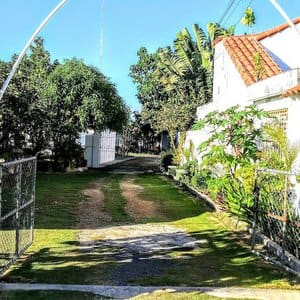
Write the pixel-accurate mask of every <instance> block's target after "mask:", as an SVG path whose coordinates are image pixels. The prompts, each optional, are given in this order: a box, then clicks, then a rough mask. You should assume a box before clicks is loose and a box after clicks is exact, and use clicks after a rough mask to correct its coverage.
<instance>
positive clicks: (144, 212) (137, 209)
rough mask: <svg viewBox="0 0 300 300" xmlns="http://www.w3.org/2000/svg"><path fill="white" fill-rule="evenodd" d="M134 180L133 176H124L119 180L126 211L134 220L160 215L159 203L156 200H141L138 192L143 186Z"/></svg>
mask: <svg viewBox="0 0 300 300" xmlns="http://www.w3.org/2000/svg"><path fill="white" fill-rule="evenodd" d="M134 182H135V177H134V176H125V177H124V178H123V180H122V181H121V182H120V187H121V191H122V196H123V197H124V198H125V200H126V202H127V204H126V206H125V211H126V213H127V214H128V215H129V216H130V217H131V218H132V219H133V220H134V221H141V220H144V219H146V218H154V217H158V216H159V215H160V211H159V208H160V207H159V204H158V203H157V202H152V201H146V200H143V199H142V198H141V197H140V194H141V192H142V191H143V189H144V188H143V187H142V186H140V185H137V184H135V183H134Z"/></svg>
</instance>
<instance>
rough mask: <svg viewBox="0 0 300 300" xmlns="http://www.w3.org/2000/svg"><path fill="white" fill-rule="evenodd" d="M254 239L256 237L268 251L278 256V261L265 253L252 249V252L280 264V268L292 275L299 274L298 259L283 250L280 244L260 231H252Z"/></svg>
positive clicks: (299, 263)
mask: <svg viewBox="0 0 300 300" xmlns="http://www.w3.org/2000/svg"><path fill="white" fill-rule="evenodd" d="M250 233H251V232H250ZM254 239H256V241H257V242H259V243H261V244H263V245H264V247H265V248H267V249H268V251H270V252H271V254H273V255H274V256H275V257H278V258H279V259H280V261H279V260H276V259H274V258H272V257H269V256H267V255H264V254H262V253H261V252H259V251H256V250H253V251H252V252H253V253H255V254H256V255H259V256H262V257H263V258H264V259H265V260H268V261H271V262H272V263H274V264H276V265H277V266H280V267H281V268H283V269H285V270H286V271H288V272H290V273H293V274H294V275H297V276H300V260H299V259H297V258H296V257H295V256H293V255H292V254H290V253H289V252H288V251H285V250H284V249H283V248H282V247H281V246H280V245H278V244H277V243H276V242H274V241H272V240H271V239H269V238H268V237H267V236H265V235H264V234H262V233H260V232H254Z"/></svg>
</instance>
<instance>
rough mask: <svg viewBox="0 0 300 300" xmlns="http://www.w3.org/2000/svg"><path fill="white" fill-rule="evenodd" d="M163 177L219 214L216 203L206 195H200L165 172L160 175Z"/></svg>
mask: <svg viewBox="0 0 300 300" xmlns="http://www.w3.org/2000/svg"><path fill="white" fill-rule="evenodd" d="M162 174H163V175H165V176H166V177H168V178H170V179H171V180H172V181H174V183H176V184H177V185H179V186H181V187H182V188H183V189H184V190H186V191H187V192H188V193H190V194H192V195H193V196H195V197H196V198H197V199H198V200H200V201H203V202H205V204H206V205H207V206H208V207H209V208H210V209H211V210H212V211H215V212H220V209H219V207H218V206H217V205H216V203H215V202H214V201H213V200H211V199H210V198H209V197H208V196H207V195H205V194H203V193H200V192H199V191H197V190H196V189H194V188H193V187H191V186H189V185H187V184H185V183H184V182H182V181H180V180H177V179H176V178H175V177H174V176H173V175H170V174H168V173H167V172H164V173H162Z"/></svg>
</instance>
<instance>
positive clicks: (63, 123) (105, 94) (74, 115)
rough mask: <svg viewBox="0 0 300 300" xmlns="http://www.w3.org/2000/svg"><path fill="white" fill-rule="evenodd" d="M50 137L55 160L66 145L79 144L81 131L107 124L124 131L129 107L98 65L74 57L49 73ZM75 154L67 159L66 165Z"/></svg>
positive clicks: (98, 129) (55, 161)
mask: <svg viewBox="0 0 300 300" xmlns="http://www.w3.org/2000/svg"><path fill="white" fill-rule="evenodd" d="M50 82H51V85H50V89H49V94H48V97H49V99H51V100H50V119H51V125H52V130H51V140H52V142H53V148H52V150H53V153H54V164H55V165H56V164H57V163H58V160H59V159H60V158H62V157H63V156H64V155H63V153H64V152H66V147H67V145H68V144H69V145H74V144H76V139H77V138H78V137H79V133H80V132H84V131H86V130H87V129H94V130H95V131H98V132H100V131H102V130H104V129H106V128H109V129H112V130H115V131H121V129H122V128H123V127H124V125H125V124H126V123H127V119H128V111H127V108H126V106H125V105H124V103H123V101H122V99H121V98H120V97H119V96H118V94H117V91H116V89H115V87H114V85H113V84H112V83H110V82H109V81H108V79H107V78H105V76H103V75H102V74H101V73H100V72H99V71H98V70H97V69H95V68H94V67H91V66H87V65H85V64H84V63H83V62H82V61H80V60H76V59H72V60H67V61H65V62H64V63H63V64H60V65H58V66H57V67H56V68H55V69H54V71H53V72H52V73H51V75H50ZM71 160H72V156H71V153H70V156H69V157H68V160H67V161H65V167H66V166H67V165H68V163H69V162H70V161H71Z"/></svg>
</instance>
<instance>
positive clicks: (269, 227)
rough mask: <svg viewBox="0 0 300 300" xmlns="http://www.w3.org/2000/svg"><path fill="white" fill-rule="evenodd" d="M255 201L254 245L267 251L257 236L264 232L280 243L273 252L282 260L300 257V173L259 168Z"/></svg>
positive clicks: (255, 247)
mask: <svg viewBox="0 0 300 300" xmlns="http://www.w3.org/2000/svg"><path fill="white" fill-rule="evenodd" d="M254 202H255V203H254V223H253V237H254V238H253V248H254V249H257V250H262V251H266V249H265V248H264V249H263V248H260V246H261V244H260V243H259V241H258V240H259V239H257V238H255V237H256V236H257V234H261V235H263V236H265V237H267V239H269V240H271V241H272V242H275V243H276V244H277V245H279V246H280V249H282V250H281V251H278V249H277V250H276V251H273V252H277V255H278V254H279V258H280V256H281V259H282V260H284V259H285V258H286V255H285V254H286V253H288V255H290V254H292V255H293V256H294V257H295V258H297V259H300V174H297V173H292V172H285V171H279V170H270V169H258V170H257V173H256V188H255V201H254ZM273 250H274V249H273ZM278 252H279V253H278ZM273 254H274V253H273Z"/></svg>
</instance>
